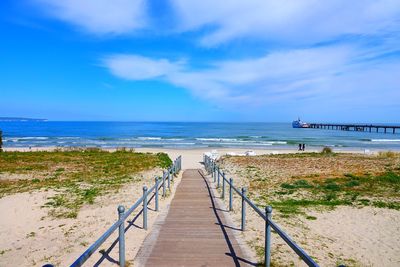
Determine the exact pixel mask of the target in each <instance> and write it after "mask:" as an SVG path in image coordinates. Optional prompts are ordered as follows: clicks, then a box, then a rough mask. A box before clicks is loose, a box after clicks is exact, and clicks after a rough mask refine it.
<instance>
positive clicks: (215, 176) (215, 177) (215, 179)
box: [214, 169, 219, 183]
mask: <svg viewBox="0 0 400 267" xmlns="http://www.w3.org/2000/svg"><path fill="white" fill-rule="evenodd" d="M217 175H219V169H218V172H217V173H215V175H214V183H215V182H216V181H217Z"/></svg>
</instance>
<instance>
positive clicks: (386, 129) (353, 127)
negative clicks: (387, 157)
mask: <svg viewBox="0 0 400 267" xmlns="http://www.w3.org/2000/svg"><path fill="white" fill-rule="evenodd" d="M308 125H309V127H308V128H312V129H326V130H342V131H355V132H370V133H371V132H377V133H393V134H395V133H396V130H397V132H398V133H399V132H400V126H395V125H377V124H375V125H373V124H336V123H309V124H308Z"/></svg>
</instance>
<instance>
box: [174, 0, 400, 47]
mask: <svg viewBox="0 0 400 267" xmlns="http://www.w3.org/2000/svg"><path fill="white" fill-rule="evenodd" d="M171 1H172V3H173V6H174V8H175V11H176V13H177V16H178V18H179V26H178V28H179V30H180V31H194V30H197V29H199V28H201V27H204V26H208V27H211V30H207V31H205V32H206V33H205V34H204V35H203V37H202V39H201V42H202V43H203V44H204V45H211V46H212V45H216V44H220V43H224V42H227V41H230V40H232V39H235V38H240V37H254V38H257V39H264V40H269V41H276V42H284V43H289V44H312V43H317V42H324V41H327V40H330V39H334V38H337V37H339V36H342V35H349V34H350V35H352V34H355V35H374V34H377V33H382V32H385V31H398V30H399V27H400V21H399V19H400V1H398V0H379V1H377V0H358V1H348V0H324V1H320V0H301V1H300V0H281V1H276V0H248V1H243V0H227V1H214V0H202V1H197V0H171Z"/></svg>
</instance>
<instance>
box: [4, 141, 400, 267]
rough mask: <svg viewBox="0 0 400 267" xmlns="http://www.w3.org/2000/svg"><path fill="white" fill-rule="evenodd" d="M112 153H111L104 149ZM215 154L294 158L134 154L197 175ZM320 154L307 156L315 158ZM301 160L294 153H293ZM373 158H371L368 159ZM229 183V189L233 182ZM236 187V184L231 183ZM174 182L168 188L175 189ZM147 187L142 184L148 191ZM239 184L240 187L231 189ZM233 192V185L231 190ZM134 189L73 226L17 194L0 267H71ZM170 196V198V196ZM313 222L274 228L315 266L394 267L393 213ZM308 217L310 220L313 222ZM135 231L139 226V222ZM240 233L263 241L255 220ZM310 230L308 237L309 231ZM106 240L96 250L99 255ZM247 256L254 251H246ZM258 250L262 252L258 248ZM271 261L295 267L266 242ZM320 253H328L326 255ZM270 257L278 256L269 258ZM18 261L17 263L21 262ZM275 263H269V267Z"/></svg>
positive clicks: (322, 214)
mask: <svg viewBox="0 0 400 267" xmlns="http://www.w3.org/2000/svg"><path fill="white" fill-rule="evenodd" d="M53 149H55V148H52V147H49V148H31V149H29V148H18V149H15V148H6V149H5V150H6V151H12V150H14V151H16V150H17V151H36V150H53ZM110 150H115V149H110ZM211 150H217V153H218V154H219V155H221V156H222V155H225V154H226V153H231V152H234V153H237V154H242V153H245V152H246V151H248V150H252V151H254V152H255V153H256V154H257V155H262V154H278V153H299V152H298V151H297V150H296V149H280V150H278V149H262V150H261V149H255V150H254V149H235V148H223V149H221V148H202V149H200V148H199V149H163V148H138V149H135V151H137V152H149V153H156V152H165V153H167V154H168V155H169V156H170V158H171V159H174V158H176V157H177V156H180V155H181V156H182V168H183V169H189V168H202V164H201V161H202V159H203V153H205V152H211ZM319 151H320V149H319V148H318V149H313V150H308V151H307V152H319ZM341 152H346V153H350V152H352V153H354V152H357V153H364V150H348V151H343V150H342V151H341ZM300 153H301V152H300ZM373 153H375V152H373ZM144 175H145V176H146V177H153V176H154V173H145V174H144ZM236 178H238V177H235V181H236ZM237 181H238V182H239V180H238V179H237ZM178 182H179V179H177V182H175V183H174V187H176V186H177V184H178ZM150 183H151V182H150V181H149V186H150V185H151V184H150ZM239 183H240V182H239ZM238 185H239V184H238ZM141 190H142V184H130V185H127V186H125V187H124V188H123V189H121V190H120V191H119V192H118V193H117V194H114V195H111V196H110V195H106V196H102V197H99V198H98V199H96V202H95V203H94V204H93V205H85V206H84V207H83V208H82V209H81V211H80V212H79V214H78V218H77V219H75V220H74V219H54V218H49V217H48V216H47V213H46V210H45V209H43V208H41V207H42V206H43V205H44V204H45V202H46V201H48V200H47V198H48V197H49V196H51V195H52V194H54V192H52V191H47V192H46V191H35V192H28V193H17V194H14V195H9V196H6V197H3V198H1V199H0V211H1V213H2V214H7V216H2V219H1V220H0V229H1V230H0V247H1V249H0V250H1V252H2V255H0V265H1V266H3V265H5V266H7V265H9V263H10V262H13V264H16V265H20V266H31V265H32V266H40V265H42V264H44V263H55V264H60V265H62V266H64V265H68V264H70V263H72V261H73V260H74V259H75V258H77V257H78V256H79V255H80V254H81V253H82V252H83V251H85V250H86V249H87V248H88V246H89V245H90V244H91V243H93V242H94V241H95V240H96V239H97V238H98V237H99V236H100V235H101V234H102V233H103V232H104V231H105V230H106V229H107V228H108V227H109V226H110V225H111V224H112V223H113V222H114V221H115V220H116V218H117V212H116V207H117V205H119V204H123V205H125V206H126V207H128V206H130V205H131V204H132V203H133V201H134V200H135V199H137V198H138V197H140V194H141ZM173 192H174V190H173ZM171 197H172V195H171V196H169V197H168V198H167V199H166V200H165V201H162V202H161V209H162V210H165V209H167V207H168V205H169V202H170V200H171ZM234 206H235V212H234V213H231V216H232V218H233V221H234V222H235V223H236V227H238V226H239V225H240V223H239V222H240V212H239V211H240V200H239V199H238V198H236V199H235V201H234ZM308 213H309V214H311V215H315V217H317V218H318V219H317V220H313V221H310V220H306V219H304V218H297V219H294V220H293V221H289V222H288V221H287V220H279V219H278V222H279V223H281V224H282V227H283V229H285V230H286V231H287V233H288V234H289V235H290V236H292V237H293V238H294V240H295V241H297V242H298V244H299V245H301V246H303V247H304V249H305V250H306V251H307V252H309V253H310V254H311V255H313V256H315V257H317V258H318V259H319V263H320V264H322V265H324V266H334V265H335V264H336V263H337V259H343V260H342V262H345V263H347V265H349V266H358V265H363V266H364V265H372V266H399V265H400V258H399V255H400V249H399V244H400V236H399V233H400V212H399V211H396V210H387V209H377V208H370V207H365V208H361V209H357V208H352V207H338V208H337V209H335V210H333V211H315V210H310V211H309V212H308ZM314 213H315V214H314ZM157 216H158V213H154V212H149V220H150V221H149V226H150V227H149V230H148V231H143V230H141V229H134V230H133V228H136V227H132V230H131V231H128V232H127V237H126V240H127V241H126V242H127V244H126V246H127V247H129V248H130V249H129V250H127V260H128V261H129V260H132V259H133V258H134V256H135V254H136V252H137V250H138V248H139V247H140V245H141V243H142V241H143V240H144V238H145V237H146V235H147V234H148V233H149V232H150V231H151V225H152V223H153V222H154V221H155V219H156V218H157ZM136 224H137V225H138V226H139V227H140V226H141V217H140V218H139V219H138V221H137V222H136ZM248 229H249V231H246V232H245V233H239V235H241V237H242V238H243V239H244V240H247V241H248V242H250V243H249V245H250V246H252V244H251V240H254V239H260V240H261V239H263V229H264V226H263V222H262V221H261V220H260V219H259V218H257V216H256V215H255V214H254V213H253V212H251V211H249V212H248ZM310 229H312V231H311V230H310ZM115 238H116V234H114V235H113V236H112V237H111V238H110V239H109V240H110V241H108V242H106V244H105V245H104V246H102V249H107V248H108V247H109V246H110V244H111V241H113V240H115ZM253 249H254V252H256V251H257V250H260V248H257V247H253ZM261 249H262V248H261ZM272 249H273V256H274V257H275V260H276V259H277V258H276V257H279V260H278V262H288V263H290V262H292V263H294V264H295V265H296V266H297V265H300V264H301V261H300V260H299V259H298V257H297V256H296V255H295V254H294V253H293V252H292V251H291V250H290V249H289V248H288V247H287V245H286V244H284V242H283V241H282V240H281V239H280V238H278V237H277V236H275V235H273V246H272ZM326 251H329V252H330V253H333V254H334V255H333V256H330V255H331V254H327V253H326ZM277 252H278V253H277ZM117 253H118V246H116V249H114V250H113V251H112V252H111V253H110V257H109V258H108V259H106V260H105V261H104V263H105V266H108V265H110V266H111V265H113V264H114V263H112V261H116V260H118V256H117ZM21 255H22V256H21ZM99 258H101V254H100V253H99V251H97V252H96V253H95V254H94V255H93V256H92V258H91V259H90V261H89V262H90V263H91V264H94V263H95V262H96V260H98V259H99ZM275 262H276V261H275Z"/></svg>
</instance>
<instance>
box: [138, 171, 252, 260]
mask: <svg viewBox="0 0 400 267" xmlns="http://www.w3.org/2000/svg"><path fill="white" fill-rule="evenodd" d="M209 186H210V185H209V183H208V182H207V179H206V178H205V177H204V176H203V174H202V172H201V171H200V170H197V169H190V170H186V171H184V173H183V177H182V181H181V183H180V184H179V185H178V187H177V190H176V192H175V196H174V199H173V200H172V202H171V206H170V208H169V210H168V212H167V213H166V214H165V216H164V218H160V219H159V220H158V221H156V222H155V225H154V226H153V229H152V232H151V233H150V234H149V235H148V237H147V238H146V240H145V241H144V243H143V244H142V247H141V248H140V250H139V253H138V255H137V256H136V259H135V262H138V265H140V266H240V265H246V264H247V263H249V262H247V261H246V260H245V259H246V256H244V253H243V250H242V248H241V247H240V245H239V242H238V241H237V239H236V238H235V236H234V231H238V230H235V228H234V227H232V226H227V223H226V221H227V220H226V218H225V216H224V213H225V211H224V210H223V209H221V207H220V205H219V204H218V201H216V198H215V197H214V196H213V193H212V190H211V188H210V187H209ZM160 217H163V216H160Z"/></svg>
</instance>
